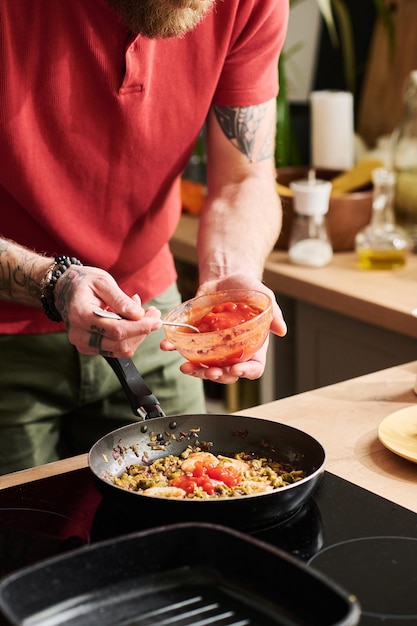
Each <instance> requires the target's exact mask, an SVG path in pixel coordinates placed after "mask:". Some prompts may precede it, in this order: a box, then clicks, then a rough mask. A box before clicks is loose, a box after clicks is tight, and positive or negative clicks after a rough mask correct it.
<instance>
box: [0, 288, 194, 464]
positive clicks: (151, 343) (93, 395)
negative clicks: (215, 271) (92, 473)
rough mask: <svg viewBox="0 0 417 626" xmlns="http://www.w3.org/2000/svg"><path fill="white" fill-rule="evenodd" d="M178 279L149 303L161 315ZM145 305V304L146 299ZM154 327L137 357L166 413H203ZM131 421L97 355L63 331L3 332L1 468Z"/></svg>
mask: <svg viewBox="0 0 417 626" xmlns="http://www.w3.org/2000/svg"><path fill="white" fill-rule="evenodd" d="M179 300H180V298H179V294H178V290H177V288H176V286H173V287H171V288H170V289H168V290H167V292H165V293H164V294H163V295H162V296H161V297H160V298H156V299H155V300H153V301H152V302H151V303H149V304H153V305H154V306H156V307H158V308H159V309H160V310H161V311H162V314H163V315H164V314H165V313H166V312H168V311H169V310H170V309H171V308H173V307H174V306H176V304H178V302H179ZM146 306H148V305H146ZM163 337H164V331H163V329H160V330H158V331H156V332H153V333H151V334H150V335H149V336H148V337H147V338H146V339H145V341H144V342H143V344H142V345H141V346H140V347H139V349H138V350H137V351H136V354H135V356H134V359H133V360H134V362H135V364H136V367H137V368H138V370H139V372H140V373H141V374H142V376H143V378H144V379H145V381H146V384H147V385H148V387H149V388H150V389H151V391H152V392H153V393H154V395H155V396H156V397H157V399H158V400H159V402H160V404H161V407H162V409H163V411H164V412H165V414H166V415H181V414H185V413H204V412H205V404H204V394H203V386H202V383H201V381H200V380H198V379H194V378H192V377H190V376H186V375H184V374H182V373H181V372H180V371H179V366H180V364H181V362H182V360H183V359H182V357H181V356H180V355H179V354H178V353H177V352H176V351H173V352H163V351H162V350H161V349H160V348H159V344H160V341H161V339H162V338H163ZM134 421H136V419H135V415H134V414H133V412H132V409H131V408H130V404H129V403H128V400H127V398H126V395H125V393H124V391H123V390H122V388H121V385H120V382H119V380H118V379H117V377H116V375H115V374H114V372H113V370H112V369H111V367H110V366H109V365H108V363H107V362H106V361H105V359H103V358H102V357H101V356H86V355H82V354H80V353H79V352H78V351H77V350H76V348H74V346H72V345H71V344H70V343H69V341H68V338H67V334H66V333H61V332H60V333H52V334H45V335H0V442H1V445H0V474H6V473H9V472H14V471H17V470H20V469H25V468H28V467H34V466H36V465H41V464H43V463H49V462H51V461H56V460H58V459H60V458H63V457H64V456H71V455H74V454H81V453H83V452H87V451H88V450H89V449H90V447H91V446H92V445H93V443H94V442H95V441H96V440H97V439H99V438H100V437H102V436H103V435H105V434H106V433H108V432H110V431H111V430H114V429H116V428H119V427H121V426H124V425H125V424H128V423H132V422H134Z"/></svg>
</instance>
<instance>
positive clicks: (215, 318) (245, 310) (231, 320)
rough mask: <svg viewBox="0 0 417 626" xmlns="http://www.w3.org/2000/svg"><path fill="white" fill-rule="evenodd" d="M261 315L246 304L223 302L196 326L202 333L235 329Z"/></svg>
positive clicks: (257, 310)
mask: <svg viewBox="0 0 417 626" xmlns="http://www.w3.org/2000/svg"><path fill="white" fill-rule="evenodd" d="M258 313H260V311H259V309H256V308H254V307H251V306H249V305H248V304H246V303H245V302H223V303H222V304H217V305H215V306H213V308H212V309H211V310H210V311H209V312H208V313H206V314H205V315H204V316H203V318H202V319H201V320H200V321H199V322H194V324H195V326H197V328H198V329H199V331H200V332H202V333H208V332H213V331H215V330H224V329H226V328H233V327H234V326H237V325H238V324H242V323H243V322H247V321H248V320H250V319H251V318H252V317H255V316H256V315H258Z"/></svg>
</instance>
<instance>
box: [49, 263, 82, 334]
mask: <svg viewBox="0 0 417 626" xmlns="http://www.w3.org/2000/svg"><path fill="white" fill-rule="evenodd" d="M70 265H82V263H81V261H79V260H78V259H76V258H75V257H70V256H65V255H63V254H61V255H60V256H57V257H55V261H54V262H53V263H52V265H51V266H50V267H48V269H47V270H46V272H45V275H44V277H43V278H42V280H41V285H40V289H41V302H42V306H43V310H44V312H45V314H46V315H47V316H48V317H49V319H50V320H52V321H53V322H62V317H61V315H60V313H59V311H58V309H57V308H56V306H55V300H54V289H55V285H56V283H57V280H58V278H60V277H61V276H62V275H63V274H64V272H66V271H67V269H68V268H69V266H70Z"/></svg>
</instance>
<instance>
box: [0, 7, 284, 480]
mask: <svg viewBox="0 0 417 626" xmlns="http://www.w3.org/2000/svg"><path fill="white" fill-rule="evenodd" d="M287 20H288V0H226V1H220V0H170V1H169V2H168V1H167V0H142V1H140V0H138V2H137V6H135V3H132V2H131V0H72V2H57V1H56V0H25V2H16V1H15V0H2V2H1V4H0V41H1V46H0V64H1V68H2V80H1V81H0V150H1V154H2V155H3V158H2V163H1V165H0V207H1V220H0V298H1V300H2V302H1V305H0V354H1V360H0V437H1V439H2V441H7V442H8V444H7V451H6V450H5V449H4V448H3V450H2V455H1V457H0V473H5V472H9V471H14V470H17V469H21V468H24V467H29V466H32V465H37V464H40V463H45V462H49V461H52V460H55V459H57V458H59V457H60V455H62V454H72V453H76V452H80V451H84V450H87V449H88V447H89V446H91V445H92V443H93V442H94V441H95V440H96V439H97V438H98V437H100V436H102V435H103V434H105V433H106V432H109V431H110V430H112V429H113V428H116V427H118V426H120V425H123V424H125V423H127V422H128V421H133V420H134V416H132V415H131V414H130V410H129V407H128V404H127V400H126V398H125V396H124V394H123V392H121V390H120V385H119V383H118V381H117V380H116V378H115V376H114V374H113V372H112V371H111V369H110V368H109V366H108V364H107V363H106V362H105V360H104V359H102V358H100V359H98V358H97V355H104V356H116V357H132V358H133V359H134V361H135V363H136V365H137V366H138V369H139V370H140V371H141V373H142V374H143V376H144V378H145V380H146V382H147V383H148V386H149V387H150V388H151V389H152V390H153V391H154V392H155V395H156V396H157V397H158V398H159V399H160V401H161V405H162V407H163V408H164V410H165V412H166V413H167V414H181V413H190V412H203V411H204V404H203V394H202V385H201V380H204V379H206V380H213V381H217V382H220V383H232V382H235V381H236V380H238V379H239V378H241V377H245V378H249V379H256V378H258V377H259V376H261V374H262V372H263V370H264V366H265V356H266V349H267V346H266V344H265V346H264V347H263V348H262V350H261V351H260V352H259V353H258V354H257V355H255V357H253V358H252V359H251V360H250V361H247V362H245V363H239V364H237V365H234V366H232V367H230V368H225V369H219V368H206V369H204V368H200V367H198V366H196V365H192V364H191V363H184V362H183V360H181V359H180V358H179V355H178V354H177V353H176V352H175V351H172V350H171V348H172V346H170V345H169V344H168V343H167V342H166V341H163V336H164V335H163V331H162V330H161V321H160V317H161V314H162V315H164V314H165V313H166V312H168V311H169V310H170V309H171V308H173V307H174V306H175V305H176V304H177V303H178V302H179V294H178V290H177V288H176V285H175V281H176V273H175V266H174V263H173V259H172V255H171V253H170V251H169V240H170V238H171V236H172V234H173V232H174V230H175V228H176V225H177V223H178V219H179V216H180V212H181V204H180V194H179V181H180V176H181V173H182V172H183V170H184V168H185V167H186V165H187V163H188V160H189V158H190V155H191V153H192V150H193V146H194V144H195V142H196V139H197V137H198V135H199V133H200V130H201V128H202V127H203V126H204V125H205V136H206V151H207V189H208V193H207V200H206V204H205V207H204V210H203V212H202V215H201V217H200V219H199V234H198V242H197V243H198V259H199V282H200V285H199V288H198V294H202V293H208V292H212V291H216V290H220V289H224V288H232V287H242V286H244V287H247V288H257V289H261V290H263V291H266V292H268V293H270V295H272V296H273V294H271V292H270V291H269V290H268V289H266V288H265V286H263V285H262V282H261V279H262V271H263V266H264V262H265V259H266V257H267V255H268V254H269V252H270V251H271V249H272V247H273V245H274V243H275V241H276V239H277V237H278V234H279V229H280V223H281V211H280V206H279V201H278V197H277V194H276V190H275V168H274V160H273V153H274V150H273V148H274V135H275V109H276V107H275V98H276V94H277V90H278V72H277V65H278V56H279V52H280V50H281V48H282V45H283V41H284V37H285V33H286V25H287ZM107 307H108V308H110V309H112V310H114V311H115V312H116V313H118V314H119V315H120V316H121V317H122V318H123V319H122V320H121V321H114V320H110V319H98V318H97V317H96V316H94V314H93V310H94V309H95V308H107ZM271 330H272V332H274V333H276V334H278V335H283V334H285V332H286V328H285V323H284V321H283V320H282V315H281V312H280V310H279V307H278V305H277V303H276V302H275V299H274V319H273V322H272V325H271ZM161 348H162V349H161ZM184 374H188V376H184Z"/></svg>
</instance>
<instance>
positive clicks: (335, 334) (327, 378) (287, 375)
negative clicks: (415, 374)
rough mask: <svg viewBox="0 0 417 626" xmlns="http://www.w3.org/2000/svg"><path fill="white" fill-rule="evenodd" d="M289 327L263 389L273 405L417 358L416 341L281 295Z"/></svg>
mask: <svg viewBox="0 0 417 626" xmlns="http://www.w3.org/2000/svg"><path fill="white" fill-rule="evenodd" d="M277 298H278V302H279V303H280V304H281V306H282V308H283V309H284V311H285V314H286V317H287V323H288V324H289V332H288V336H287V337H286V338H285V339H284V341H282V340H280V339H276V340H275V341H274V350H273V352H274V358H273V361H272V363H271V364H270V368H274V370H275V371H274V374H273V376H271V372H268V373H267V375H266V376H267V378H266V380H267V381H268V382H266V381H264V382H263V385H262V390H263V392H262V399H263V401H272V400H276V399H279V398H283V397H286V396H289V395H293V394H295V393H301V392H304V391H309V390H312V389H316V388H318V387H324V386H326V385H331V384H334V383H338V382H340V381H343V380H347V379H349V378H355V377H357V376H362V375H364V374H368V373H370V372H374V371H377V370H378V369H384V368H388V367H393V366H395V365H400V364H401V363H404V362H405V361H413V360H416V359H417V339H413V338H410V337H407V336H405V335H401V334H400V333H394V332H391V331H388V330H385V329H383V328H379V327H378V326H376V325H375V324H374V323H372V320H370V322H369V323H365V322H361V321H358V320H355V319H352V318H350V317H349V316H348V315H341V314H338V313H334V312H332V311H328V310H326V309H324V308H322V307H319V306H314V305H311V304H308V303H305V302H303V301H302V300H295V299H289V298H286V297H285V296H283V297H282V296H280V294H277Z"/></svg>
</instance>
